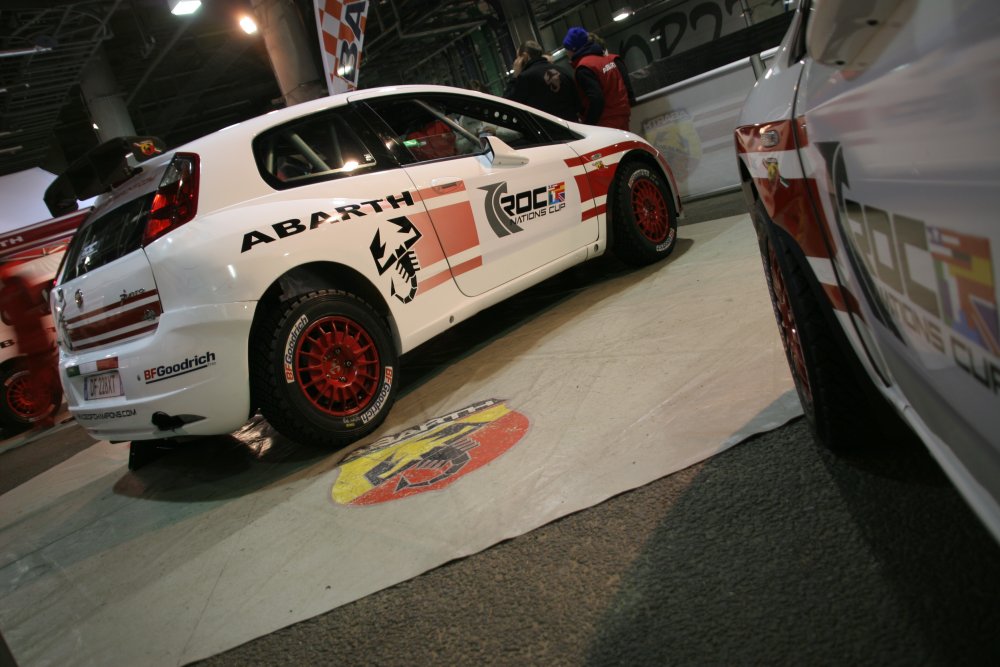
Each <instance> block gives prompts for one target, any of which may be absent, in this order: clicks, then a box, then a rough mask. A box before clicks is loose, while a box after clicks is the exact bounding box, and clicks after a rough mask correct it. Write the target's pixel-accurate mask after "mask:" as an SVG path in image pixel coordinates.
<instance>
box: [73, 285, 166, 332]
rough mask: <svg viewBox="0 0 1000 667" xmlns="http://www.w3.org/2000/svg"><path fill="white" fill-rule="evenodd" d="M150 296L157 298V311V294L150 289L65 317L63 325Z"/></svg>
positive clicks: (116, 308)
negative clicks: (107, 304)
mask: <svg viewBox="0 0 1000 667" xmlns="http://www.w3.org/2000/svg"><path fill="white" fill-rule="evenodd" d="M151 296H156V297H157V302H156V307H157V309H159V307H160V303H159V297H158V292H157V291H156V290H155V289H152V290H149V291H148V292H140V293H139V294H134V295H132V296H130V297H128V298H125V299H122V300H121V301H115V302H114V303H113V304H111V305H110V306H104V307H103V308H97V309H95V310H90V311H87V312H85V313H81V314H79V315H74V316H73V317H67V318H66V320H65V322H64V324H66V325H67V326H68V325H70V324H75V323H76V322H79V321H81V320H86V319H89V318H91V317H94V316H95V315H100V314H101V313H106V312H108V311H109V310H118V309H119V308H121V307H122V306H127V305H129V304H130V303H135V302H136V301H141V300H143V299H148V298H149V297H151ZM150 305H153V304H150ZM158 312H159V311H158Z"/></svg>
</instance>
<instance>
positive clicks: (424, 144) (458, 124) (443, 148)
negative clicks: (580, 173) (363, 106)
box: [368, 95, 549, 162]
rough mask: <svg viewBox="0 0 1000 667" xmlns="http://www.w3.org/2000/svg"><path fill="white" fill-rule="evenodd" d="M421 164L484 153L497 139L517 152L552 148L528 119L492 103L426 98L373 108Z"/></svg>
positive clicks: (381, 103) (398, 100) (390, 101)
mask: <svg viewBox="0 0 1000 667" xmlns="http://www.w3.org/2000/svg"><path fill="white" fill-rule="evenodd" d="M368 106H370V107H371V108H372V109H373V110H374V111H375V112H376V113H377V114H378V115H379V116H381V117H382V120H384V121H385V123H386V125H388V126H389V128H390V130H391V132H392V134H393V136H394V137H395V138H396V140H397V141H398V142H399V143H400V144H402V145H403V146H404V147H405V148H406V149H407V150H408V151H409V153H410V155H411V156H412V157H413V160H414V161H416V162H426V161H429V160H440V159H444V158H449V157H455V156H460V155H475V154H479V153H482V152H484V148H483V142H482V138H483V137H485V136H488V135H493V136H496V137H499V138H500V139H502V140H503V141H504V142H505V143H507V144H508V145H509V146H511V147H512V148H524V147H527V146H538V145H541V144H544V143H547V142H549V139H548V137H547V136H545V135H544V134H543V133H542V132H541V131H540V130H539V128H538V126H537V125H536V124H535V123H534V122H532V120H531V119H530V117H529V114H527V113H525V112H523V111H521V110H520V109H515V108H513V107H508V106H505V105H503V104H498V103H495V102H492V101H490V100H482V99H479V98H474V97H463V96H460V95H426V96H416V97H406V98H398V97H397V98H389V99H375V100H370V101H369V102H368Z"/></svg>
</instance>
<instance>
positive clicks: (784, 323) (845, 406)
mask: <svg viewBox="0 0 1000 667" xmlns="http://www.w3.org/2000/svg"><path fill="white" fill-rule="evenodd" d="M754 215H755V220H754V226H755V227H756V229H757V239H758V243H759V245H760V253H761V259H762V260H763V262H764V274H765V276H766V277H767V288H768V291H769V292H770V295H771V304H772V305H773V306H774V317H775V319H776V320H777V323H778V330H779V332H780V333H781V341H782V343H783V344H784V348H785V356H786V358H787V360H788V367H789V369H790V370H791V372H792V378H793V379H794V381H795V389H796V391H797V393H798V395H799V401H800V402H801V403H802V410H803V412H804V414H805V417H806V421H807V422H808V423H809V426H810V429H811V430H812V432H813V436H814V438H815V439H816V441H817V442H819V443H820V444H821V445H823V446H825V447H828V448H830V449H847V448H851V447H856V446H859V445H865V446H868V445H872V444H875V443H876V442H877V441H878V438H879V437H880V435H881V433H882V431H881V425H882V424H887V422H890V421H892V420H893V419H895V420H898V417H895V416H894V412H893V411H892V410H891V408H890V407H889V405H888V403H887V402H886V401H885V399H884V398H882V396H881V395H880V394H878V392H877V390H876V389H875V388H874V386H873V385H872V382H871V380H870V379H869V378H868V376H867V373H866V372H865V371H864V369H863V367H862V366H861V363H860V362H859V361H858V359H857V357H856V355H855V352H854V351H853V348H851V347H850V343H849V342H848V341H847V338H846V335H845V334H844V333H843V331H842V330H841V328H840V327H841V325H840V323H839V322H838V321H837V320H836V318H835V316H834V314H833V309H832V306H831V305H830V303H829V301H828V300H827V299H826V297H825V295H823V294H822V293H821V288H820V286H819V283H818V282H817V281H816V280H815V277H813V276H812V274H811V270H810V269H808V268H806V261H805V258H804V256H802V255H801V254H800V252H799V251H797V249H796V248H794V242H793V241H792V240H791V239H790V238H788V237H787V235H786V234H785V232H784V231H782V230H781V229H779V228H778V226H777V225H775V224H774V223H773V222H772V221H771V220H770V218H769V217H768V215H767V212H766V210H765V209H764V206H763V204H761V203H760V202H757V204H756V206H755V210H754Z"/></svg>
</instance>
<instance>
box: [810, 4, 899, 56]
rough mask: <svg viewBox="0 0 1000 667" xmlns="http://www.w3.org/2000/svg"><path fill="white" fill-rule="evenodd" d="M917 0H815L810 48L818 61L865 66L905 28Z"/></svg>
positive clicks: (811, 17) (811, 21) (811, 16)
mask: <svg viewBox="0 0 1000 667" xmlns="http://www.w3.org/2000/svg"><path fill="white" fill-rule="evenodd" d="M913 4H914V3H913V0H868V2H857V1H856V0H814V1H813V3H812V9H811V12H810V14H809V17H808V24H807V26H806V51H807V52H808V54H809V57H810V58H812V59H813V60H814V61H816V62H818V63H821V64H823V65H827V66H829V67H837V68H842V69H848V70H863V69H865V68H867V67H868V66H869V65H871V63H872V61H873V60H875V58H876V56H877V55H878V54H879V52H881V51H882V50H883V49H884V48H885V46H886V45H887V44H888V43H889V41H891V40H892V38H893V37H895V36H896V34H897V33H898V32H899V30H900V28H902V26H903V23H904V22H905V19H906V17H907V16H909V14H910V13H912V11H913Z"/></svg>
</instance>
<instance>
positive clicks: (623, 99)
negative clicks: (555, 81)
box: [563, 28, 635, 130]
mask: <svg viewBox="0 0 1000 667" xmlns="http://www.w3.org/2000/svg"><path fill="white" fill-rule="evenodd" d="M563 48H565V49H566V53H567V55H569V57H570V62H572V63H573V68H574V70H575V79H576V85H577V88H578V89H579V91H580V100H581V103H582V105H583V122H584V123H589V124H590V125H603V126H604V127H615V128H618V129H620V130H627V129H629V118H630V116H631V114H632V106H633V105H634V104H635V93H633V92H632V83H631V82H630V81H629V76H628V70H627V69H625V63H624V62H623V61H622V59H621V57H619V56H617V55H615V54H613V53H607V52H606V51H605V50H604V47H602V46H601V45H600V44H599V43H598V42H597V41H596V40H594V36H593V35H591V34H590V33H588V32H587V31H586V30H584V29H583V28H570V29H569V31H568V32H567V33H566V37H565V38H564V39H563Z"/></svg>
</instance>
